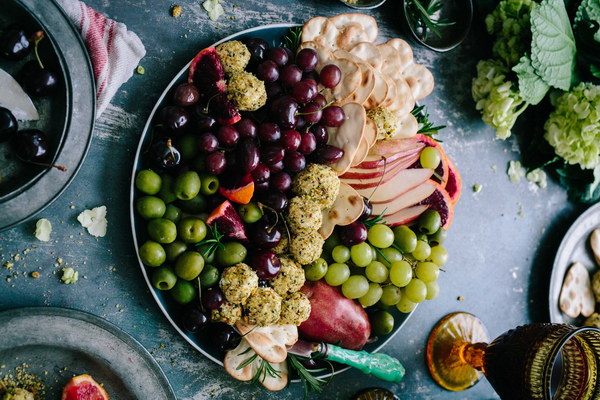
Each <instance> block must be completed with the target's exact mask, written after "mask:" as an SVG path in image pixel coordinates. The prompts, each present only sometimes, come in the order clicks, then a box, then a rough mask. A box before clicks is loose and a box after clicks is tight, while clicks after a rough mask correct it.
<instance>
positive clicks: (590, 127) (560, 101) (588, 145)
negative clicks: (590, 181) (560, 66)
mask: <svg viewBox="0 0 600 400" xmlns="http://www.w3.org/2000/svg"><path fill="white" fill-rule="evenodd" d="M544 129H545V134H544V137H545V138H546V140H547V141H548V143H550V145H551V146H552V147H554V151H555V152H556V154H557V155H559V156H560V157H562V158H564V159H565V161H566V162H567V163H569V164H578V165H579V166H581V168H583V169H594V168H596V167H598V166H599V165H600V87H599V86H595V85H592V84H590V83H581V84H579V85H578V86H576V87H575V88H573V90H572V91H570V92H567V93H564V94H563V95H561V96H559V97H558V98H557V99H556V100H555V102H554V111H552V113H550V116H549V117H548V120H547V121H546V124H545V125H544Z"/></svg>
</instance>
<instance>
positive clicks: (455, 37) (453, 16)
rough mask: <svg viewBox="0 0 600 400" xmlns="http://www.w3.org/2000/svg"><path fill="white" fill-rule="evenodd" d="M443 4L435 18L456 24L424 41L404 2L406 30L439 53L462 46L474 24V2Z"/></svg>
mask: <svg viewBox="0 0 600 400" xmlns="http://www.w3.org/2000/svg"><path fill="white" fill-rule="evenodd" d="M340 1H341V0H340ZM442 4H443V6H442V9H441V10H440V11H439V12H438V13H436V16H435V17H436V18H437V19H446V20H448V21H454V24H452V25H448V26H442V27H440V28H439V32H440V36H439V37H438V36H437V35H435V34H433V33H431V32H430V33H429V34H428V35H427V39H426V40H423V36H422V32H415V30H414V29H413V27H412V26H411V25H410V23H409V21H408V17H407V14H406V7H407V4H406V0H402V18H403V24H404V27H405V29H406V30H407V31H409V32H410V33H411V35H412V36H413V38H414V40H415V41H417V42H418V43H419V44H422V45H423V46H425V47H427V48H429V49H431V50H434V51H437V52H445V51H449V50H452V49H454V48H455V47H457V46H458V45H459V44H461V43H462V42H463V41H464V40H465V39H466V37H467V35H468V34H469V30H470V29H471V24H472V22H473V0H442Z"/></svg>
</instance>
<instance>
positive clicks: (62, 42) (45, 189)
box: [0, 0, 96, 231]
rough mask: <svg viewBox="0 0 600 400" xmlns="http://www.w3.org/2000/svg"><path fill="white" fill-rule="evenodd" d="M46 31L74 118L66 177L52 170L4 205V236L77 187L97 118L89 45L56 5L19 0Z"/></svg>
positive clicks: (0, 210)
mask: <svg viewBox="0 0 600 400" xmlns="http://www.w3.org/2000/svg"><path fill="white" fill-rule="evenodd" d="M15 1H16V2H17V3H18V4H19V5H21V6H22V7H23V8H24V9H25V10H26V11H27V12H29V13H31V14H32V15H34V16H35V17H36V19H38V20H39V21H40V22H41V23H42V25H43V26H52V35H53V36H54V37H56V38H57V40H58V41H59V43H57V45H59V47H60V50H61V51H60V53H59V54H58V57H59V59H61V61H62V64H63V65H64V67H65V69H66V71H65V75H66V76H67V79H68V81H67V82H65V84H66V86H67V88H68V98H69V104H68V109H70V110H71V115H70V116H69V118H67V128H66V129H67V132H66V135H65V139H64V141H63V143H62V147H61V149H60V152H59V154H58V155H57V157H56V159H55V160H54V163H55V164H57V165H62V166H65V167H67V171H66V172H63V171H59V170H57V169H54V168H50V169H49V170H48V171H45V172H44V174H43V176H42V177H41V178H40V179H38V180H37V181H36V182H35V183H34V184H33V185H31V187H29V188H28V189H27V190H26V191H24V192H23V193H21V194H19V195H17V196H15V197H13V198H11V199H9V200H8V201H6V202H3V203H0V231H3V230H7V229H10V228H13V227H15V226H16V225H19V224H21V223H23V222H25V221H27V220H29V219H31V218H33V217H34V216H35V215H37V214H38V213H40V212H41V211H43V210H44V209H45V208H46V207H48V206H49V205H50V204H52V203H53V202H54V201H55V200H56V199H57V198H58V197H59V196H60V195H61V194H62V193H63V192H64V190H65V189H66V188H67V187H68V186H69V184H70V183H71V182H72V181H73V179H74V178H75V176H76V175H77V173H78V172H79V169H80V168H81V166H82V165H83V162H84V160H85V157H86V155H87V153H88V151H89V148H90V145H91V141H92V135H93V130H94V121H95V117H96V84H95V79H94V74H93V69H92V64H91V61H90V59H89V56H88V53H87V50H86V48H85V44H84V42H83V39H82V38H81V35H80V34H79V32H78V31H77V30H76V28H75V26H74V25H73V24H72V23H71V21H70V20H69V19H68V17H67V15H66V13H65V12H64V10H63V9H62V8H61V7H60V6H59V5H58V3H56V1H55V0H50V1H39V0H15Z"/></svg>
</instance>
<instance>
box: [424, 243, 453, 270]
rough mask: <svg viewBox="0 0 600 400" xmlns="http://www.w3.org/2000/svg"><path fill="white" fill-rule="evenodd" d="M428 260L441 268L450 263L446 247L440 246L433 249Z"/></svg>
mask: <svg viewBox="0 0 600 400" xmlns="http://www.w3.org/2000/svg"><path fill="white" fill-rule="evenodd" d="M427 259H428V260H430V261H432V262H434V263H435V264H436V265H437V266H439V267H441V266H442V265H446V262H447V261H448V252H447V251H446V248H445V247H444V246H442V245H441V244H438V245H437V246H433V247H432V248H431V254H429V257H427Z"/></svg>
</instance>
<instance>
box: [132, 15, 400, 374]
mask: <svg viewBox="0 0 600 400" xmlns="http://www.w3.org/2000/svg"><path fill="white" fill-rule="evenodd" d="M295 26H298V25H293V24H275V25H265V26H259V27H256V28H251V29H247V30H244V31H241V32H239V33H236V34H234V35H231V36H229V37H226V38H224V39H222V40H220V41H218V42H216V43H214V44H212V46H216V45H218V44H220V43H222V42H225V41H229V40H241V39H244V38H249V37H260V38H263V39H264V40H266V41H267V42H268V43H269V44H270V45H273V46H278V45H280V44H281V40H282V38H283V37H284V36H285V35H286V33H288V31H289V29H290V28H293V27H295ZM198 50H201V49H198ZM189 65H190V64H189V63H188V64H187V65H186V66H185V67H183V68H182V69H181V71H179V73H178V74H177V75H176V76H175V77H174V78H173V80H172V81H171V82H170V83H169V84H168V85H167V87H166V88H165V90H164V92H163V93H162V95H161V96H160V98H159V99H158V101H157V102H156V105H155V106H154V109H153V110H152V112H151V113H150V116H149V117H148V121H147V122H146V125H145V127H144V130H143V132H142V135H141V138H140V143H139V145H138V149H137V153H136V155H135V160H134V165H133V172H132V177H131V188H130V205H129V206H130V218H131V224H132V230H133V240H134V243H135V248H136V252H137V258H138V262H139V265H140V269H141V271H142V275H143V277H144V280H145V281H146V284H147V285H148V288H149V290H150V292H151V293H152V296H153V297H154V299H155V300H156V302H157V304H158V306H159V308H160V309H161V311H162V312H163V313H164V315H165V317H166V318H167V319H168V320H169V322H170V323H171V324H172V325H173V327H174V328H175V329H176V330H177V332H179V334H180V335H181V336H183V338H185V340H187V341H188V342H189V343H190V344H191V345H192V346H193V347H194V348H195V349H196V350H198V351H199V352H201V353H202V354H204V355H205V356H206V357H208V358H209V359H211V360H212V361H214V362H215V363H217V364H220V365H222V364H223V362H222V359H223V354H221V353H220V352H219V350H218V349H216V348H215V347H214V346H212V345H211V343H210V338H209V337H208V333H206V332H201V333H196V334H193V333H190V332H187V331H185V330H184V328H183V327H182V325H181V322H180V315H179V313H180V312H179V311H178V309H179V308H180V306H178V305H177V304H176V303H175V302H173V301H172V300H171V299H170V296H168V295H167V294H166V293H164V292H161V291H160V290H157V289H155V288H154V286H153V285H152V282H151V279H150V273H151V270H149V269H148V267H146V266H144V265H143V263H142V261H141V259H140V257H139V251H138V249H139V246H140V245H141V244H142V243H144V242H145V241H146V240H147V239H148V236H147V233H146V230H145V226H146V223H145V221H144V220H143V219H142V218H140V217H139V216H138V215H137V213H136V212H135V200H136V198H137V196H138V194H137V193H136V190H135V185H134V178H135V174H136V172H137V171H138V170H140V169H142V168H144V167H145V165H144V161H143V153H144V151H145V149H147V148H148V144H149V141H150V138H151V130H152V124H153V122H152V121H153V120H154V115H155V114H156V113H157V112H158V110H160V109H161V108H162V107H163V106H164V105H165V103H166V99H167V96H168V95H169V94H170V93H171V92H172V89H173V88H174V87H176V86H177V85H178V84H180V83H182V82H184V81H186V80H187V76H188V68H189ZM392 309H393V310H390V312H391V313H392V314H393V315H394V319H395V326H394V330H393V331H392V332H391V333H390V334H388V335H384V336H381V337H379V340H378V341H375V342H372V343H368V344H367V345H366V346H365V348H364V350H366V351H368V352H377V351H379V350H380V349H382V348H383V346H385V344H386V343H388V342H389V341H390V340H391V339H392V338H393V337H394V336H395V335H396V334H397V333H398V332H399V331H400V329H401V328H402V326H403V325H404V324H405V323H406V321H407V320H408V318H409V317H410V315H411V314H412V313H410V314H403V313H400V312H399V311H397V310H396V308H395V307H392ZM346 369H348V368H342V367H339V366H336V369H335V373H339V372H342V371H345V370H346Z"/></svg>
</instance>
